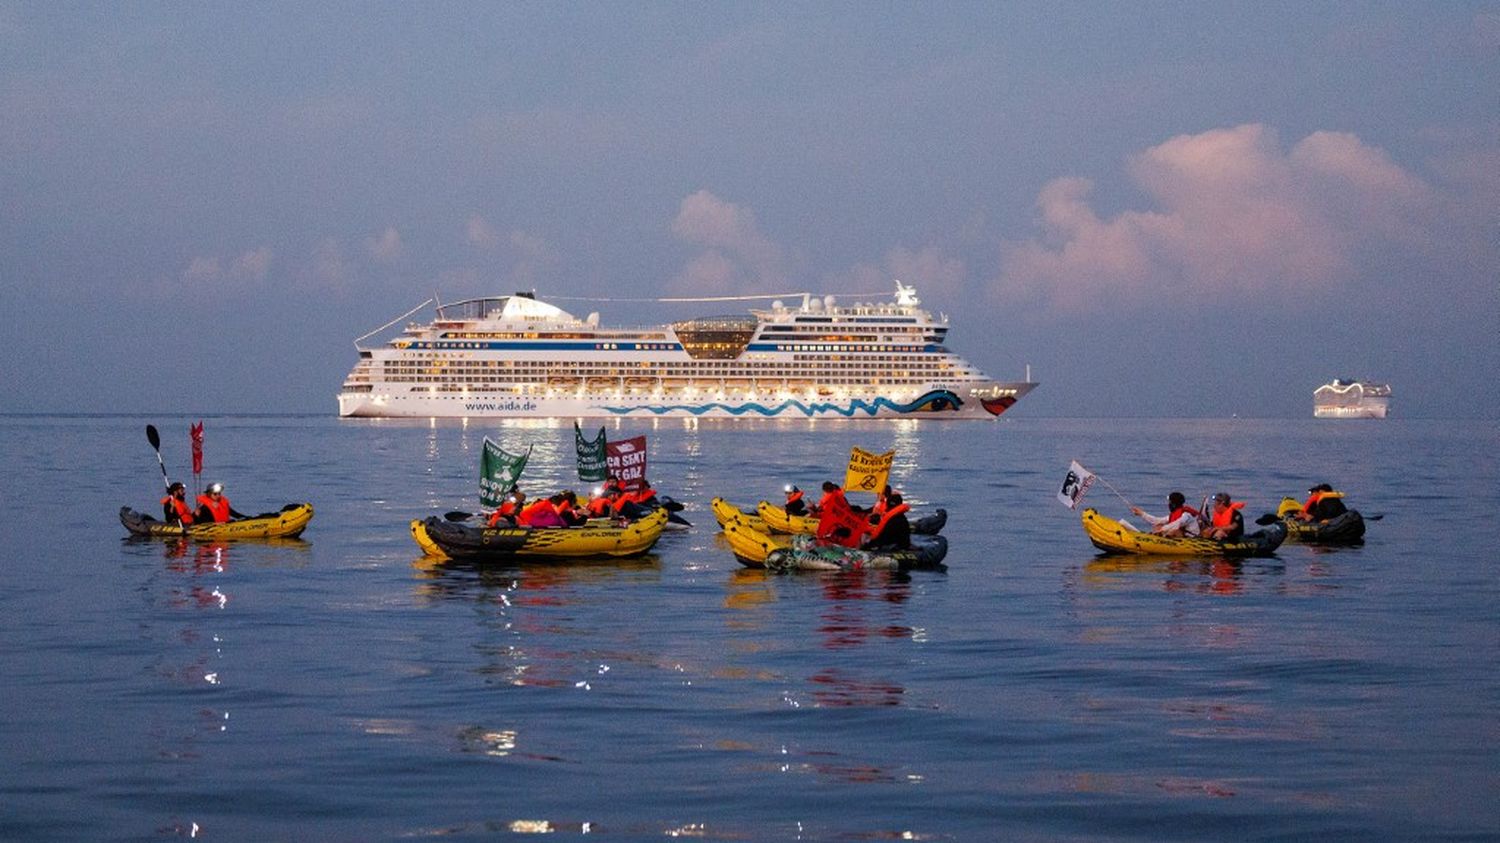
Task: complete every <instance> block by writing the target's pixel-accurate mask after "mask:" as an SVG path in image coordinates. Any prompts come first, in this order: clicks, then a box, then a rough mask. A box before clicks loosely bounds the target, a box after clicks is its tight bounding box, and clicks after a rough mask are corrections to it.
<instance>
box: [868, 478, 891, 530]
mask: <svg viewBox="0 0 1500 843" xmlns="http://www.w3.org/2000/svg"><path fill="white" fill-rule="evenodd" d="M894 494H896V490H895V489H892V488H891V487H890V486H886V487H885V488H884V489H881V490H880V495H879V496H877V497H876V498H875V504H874V505H873V506H871V507H870V516H871V521H870V523H871V524H873V523H875V522H876V521H877V520H879V519H880V516H882V515H885V511H886V510H887V509H889V508H890V507H891V503H890V497H891V495H894Z"/></svg>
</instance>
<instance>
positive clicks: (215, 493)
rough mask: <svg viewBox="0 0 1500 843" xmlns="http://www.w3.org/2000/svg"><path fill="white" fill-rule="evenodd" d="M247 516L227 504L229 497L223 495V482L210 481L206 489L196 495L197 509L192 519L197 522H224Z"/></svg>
mask: <svg viewBox="0 0 1500 843" xmlns="http://www.w3.org/2000/svg"><path fill="white" fill-rule="evenodd" d="M249 517H250V516H248V515H246V514H245V513H243V512H238V511H236V510H235V508H234V507H232V506H230V505H229V498H226V497H224V484H223V483H210V484H208V490H207V491H206V492H205V493H204V494H201V495H199V496H198V511H197V512H196V513H195V514H194V515H193V520H194V521H195V522H197V523H199V524H205V523H208V522H210V521H212V522H213V523H215V524H224V523H227V522H229V521H233V520H234V519H236V518H249Z"/></svg>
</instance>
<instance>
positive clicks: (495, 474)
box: [479, 436, 531, 507]
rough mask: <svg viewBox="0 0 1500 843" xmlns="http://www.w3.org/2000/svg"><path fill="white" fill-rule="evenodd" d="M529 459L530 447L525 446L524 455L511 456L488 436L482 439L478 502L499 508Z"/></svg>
mask: <svg viewBox="0 0 1500 843" xmlns="http://www.w3.org/2000/svg"><path fill="white" fill-rule="evenodd" d="M530 457H531V446H530V445H527V446H526V453H524V454H519V455H518V454H512V453H510V452H508V451H506V450H505V449H504V448H502V447H500V445H499V443H497V442H495V441H494V440H492V439H490V438H489V437H488V436H486V437H484V454H483V455H482V456H480V458H479V502H480V503H481V504H483V505H484V506H491V507H493V506H499V505H500V502H501V501H502V500H504V499H505V495H506V493H507V492H509V491H510V487H512V486H514V485H516V481H517V480H519V479H520V478H521V472H522V471H524V470H525V469H526V460H527V459H528V458H530Z"/></svg>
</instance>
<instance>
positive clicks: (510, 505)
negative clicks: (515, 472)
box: [489, 498, 516, 527]
mask: <svg viewBox="0 0 1500 843" xmlns="http://www.w3.org/2000/svg"><path fill="white" fill-rule="evenodd" d="M515 517H516V501H515V498H506V499H505V500H504V501H502V502H501V504H500V505H499V506H497V507H495V511H494V512H492V513H490V520H489V526H491V527H495V526H498V525H499V524H500V519H501V518H515Z"/></svg>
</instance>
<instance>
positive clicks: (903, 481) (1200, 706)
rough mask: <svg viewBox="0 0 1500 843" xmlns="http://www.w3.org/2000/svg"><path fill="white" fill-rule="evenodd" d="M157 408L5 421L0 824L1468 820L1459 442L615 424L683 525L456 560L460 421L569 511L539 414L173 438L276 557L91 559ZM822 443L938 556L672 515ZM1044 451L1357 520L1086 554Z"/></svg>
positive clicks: (109, 827) (129, 481)
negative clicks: (877, 551)
mask: <svg viewBox="0 0 1500 843" xmlns="http://www.w3.org/2000/svg"><path fill="white" fill-rule="evenodd" d="M189 421H190V420H189V419H184V418H162V417H158V418H137V417H0V467H3V469H4V471H5V476H6V477H7V480H8V482H7V484H6V486H7V490H8V491H7V494H6V496H5V499H6V501H7V507H6V509H7V511H8V512H7V514H8V517H7V518H6V519H5V520H4V522H3V527H0V531H3V538H4V541H3V543H0V547H3V548H4V551H3V552H4V554H5V556H6V557H7V558H6V560H5V564H4V588H3V589H0V627H3V630H4V634H3V636H0V654H3V660H0V667H3V670H0V710H3V714H4V717H3V720H0V769H3V770H4V774H3V776H0V838H4V839H15V840H48V839H54V840H101V839H160V838H171V837H177V836H181V837H191V836H196V837H198V838H202V839H210V840H212V839H219V840H265V839H280V840H293V839H320V840H322V839H332V840H372V839H401V838H412V837H416V838H421V837H428V836H439V835H441V836H444V837H459V838H491V837H497V836H508V835H511V834H516V833H526V832H536V831H545V830H550V831H552V832H554V833H557V834H561V835H563V836H578V835H581V834H584V833H588V834H591V835H601V836H604V837H606V838H613V839H658V838H662V837H664V836H687V837H697V838H702V839H709V840H763V839H781V840H791V839H804V840H886V839H917V840H988V839H999V838H1021V839H1053V840H1120V839H1135V840H1169V839H1175V840H1214V839H1236V840H1262V839H1282V840H1307V839H1320V838H1328V837H1333V838H1343V839H1358V840H1372V839H1405V840H1410V839H1443V840H1454V839H1475V840H1477V839H1495V838H1496V837H1497V836H1500V622H1497V618H1500V569H1497V553H1496V551H1495V548H1496V541H1497V540H1496V537H1495V535H1496V533H1495V522H1496V512H1497V511H1500V476H1497V475H1500V471H1497V456H1496V455H1497V452H1500V433H1497V428H1496V425H1495V424H1494V423H1493V422H1456V423H1449V422H1437V421H1420V420H1400V419H1392V420H1389V421H1386V422H1315V421H1313V420H1311V419H1307V420H1301V419H1299V420H1291V421H1268V420H1220V421H1199V420H1193V421H1163V420H1123V421H1121V420H1057V419H1029V418H1027V417H1025V415H1024V408H1023V412H1022V414H1021V415H1017V416H1014V417H1012V418H1011V419H1009V420H1007V421H1004V422H1001V423H998V424H994V423H984V422H979V423H947V424H941V423H914V422H895V423H870V422H865V423H832V424H830V423H818V424H816V425H813V424H808V423H805V422H803V423H775V422H759V423H749V424H746V423H738V424H714V423H708V422H698V423H692V422H682V421H672V422H658V423H654V424H653V423H651V422H648V421H622V422H620V423H619V424H618V426H615V425H614V424H612V425H611V427H610V430H611V432H610V435H611V437H612V438H617V437H623V436H629V435H635V434H638V433H645V434H647V435H648V436H649V441H650V449H651V470H650V476H651V478H652V479H653V481H654V483H655V485H656V486H657V487H658V488H659V489H660V490H662V491H663V492H665V493H667V494H670V495H671V496H673V497H675V498H677V499H678V500H681V501H683V502H685V503H687V504H688V505H689V510H688V511H687V512H686V513H684V514H685V515H686V516H687V517H688V518H689V519H690V520H692V521H693V522H694V524H695V528H694V529H693V530H692V531H690V532H687V533H681V534H668V535H667V536H666V537H664V538H663V540H662V541H661V542H660V544H658V545H657V547H656V550H655V552H654V553H653V554H652V555H650V556H648V557H645V558H643V559H637V560H629V561H607V562H593V563H587V564H581V565H572V566H533V567H523V568H488V569H481V568H475V567H469V566H449V567H443V566H436V567H434V566H432V565H430V564H428V563H424V562H422V561H420V560H419V554H418V552H417V550H416V547H415V545H414V544H413V543H412V542H411V539H410V537H409V536H408V535H407V529H406V525H407V522H408V521H409V520H410V519H411V518H413V517H418V516H424V515H427V514H430V513H434V512H441V511H444V510H448V509H455V508H456V509H473V508H476V507H477V500H476V497H475V489H476V485H477V484H476V478H477V467H478V460H479V452H480V445H481V441H482V439H483V437H484V436H485V435H486V434H489V435H491V436H492V437H494V438H496V439H498V440H500V441H501V442H502V444H505V445H507V446H513V447H524V445H525V444H526V443H528V442H534V443H535V451H534V453H533V456H532V459H531V464H530V465H529V466H528V468H527V470H526V475H525V477H524V478H523V485H524V486H526V487H527V488H529V489H532V490H538V491H539V490H542V489H547V488H553V487H559V486H567V487H575V488H577V487H579V485H580V484H578V483H577V482H576V481H575V480H574V479H573V478H574V477H575V476H576V475H574V474H573V473H572V472H573V452H572V449H573V433H572V427H571V423H565V424H554V423H543V424H535V423H533V424H523V423H497V422H485V423H481V422H470V423H468V424H467V425H465V424H462V423H460V422H456V421H447V422H437V423H428V422H425V421H424V422H417V423H390V422H381V423H370V422H341V421H338V420H336V419H333V418H328V417H321V416H319V417H295V416H294V417H253V418H244V417H229V418H215V417H209V418H207V419H206V429H207V444H206V462H207V470H206V471H205V475H204V478H203V479H204V482H205V483H206V482H208V481H209V480H222V481H223V482H225V483H226V484H227V490H226V491H227V494H228V495H229V497H230V498H231V500H232V501H233V502H234V506H235V507H236V508H237V509H239V510H241V511H244V512H260V511H264V510H270V509H276V508H279V507H280V506H281V505H282V504H283V503H287V502H292V501H303V500H306V501H311V502H312V503H313V504H314V505H315V506H316V508H317V515H316V517H315V518H314V519H313V522H312V524H311V526H310V527H309V529H308V531H307V532H306V533H305V534H304V537H303V540H300V541H296V542H283V543H266V542H261V543H253V542H246V543H238V544H232V545H186V546H182V545H178V544H174V543H169V542H164V541H150V542H137V541H127V540H126V539H125V530H124V528H123V527H121V526H120V524H119V522H118V520H117V517H116V512H117V511H118V509H119V507H120V506H121V505H125V504H128V505H131V506H134V507H136V508H141V509H144V508H148V507H149V508H150V509H152V510H153V511H154V510H158V509H159V507H158V505H157V503H156V501H157V500H158V499H159V498H160V496H161V476H160V472H159V470H158V468H157V465H156V457H155V456H154V455H153V453H152V451H151V448H150V446H149V445H148V444H147V442H146V437H145V434H144V428H145V424H146V423H147V422H152V423H155V424H156V425H157V426H158V427H159V428H160V429H161V431H162V436H163V440H164V444H163V455H164V456H165V457H166V459H167V465H168V468H169V470H171V472H172V475H173V478H174V479H176V478H178V477H180V476H182V475H183V474H185V473H186V468H187V464H188V430H187V429H188V423H189ZM594 429H597V423H596V425H595V428H594ZM854 445H857V446H860V447H863V448H866V449H869V450H874V451H883V450H886V449H890V448H894V449H896V451H897V462H896V469H895V482H896V485H898V486H899V487H901V488H902V489H903V490H904V491H905V492H906V493H907V498H908V500H909V501H912V502H914V503H915V504H916V507H915V508H917V509H918V510H926V509H930V508H932V507H934V506H943V507H946V508H947V509H948V510H949V513H950V517H949V521H948V526H947V528H946V529H945V530H944V534H945V535H947V536H948V538H949V541H950V551H949V555H948V560H947V561H948V563H949V569H948V571H947V572H945V573H935V572H914V573H912V574H911V575H909V576H903V575H893V574H888V573H865V574H860V575H852V576H851V575H817V574H802V575H794V576H774V575H771V576H768V575H765V574H763V573H762V572H759V571H750V570H747V569H743V568H741V567H740V566H739V565H738V564H737V563H736V562H735V561H734V558H733V557H732V556H731V555H730V554H729V553H728V551H727V550H726V549H725V548H724V546H723V545H722V544H721V543H720V541H718V540H717V539H716V529H715V525H714V520H713V517H712V515H711V514H710V513H709V512H708V501H709V499H710V498H711V497H713V496H714V495H716V494H722V495H724V496H726V497H729V498H730V499H732V500H735V501H737V502H740V503H751V502H753V501H754V500H755V499H757V498H760V497H769V498H773V499H774V498H777V497H778V496H779V494H780V493H779V490H780V488H781V485H782V483H784V482H796V483H798V484H799V485H801V486H802V487H803V488H814V487H816V485H817V484H818V483H819V482H820V481H822V480H824V479H827V478H833V479H841V478H842V467H843V464H844V462H845V461H846V460H847V457H848V453H849V448H850V447H851V446H854ZM1071 459H1077V460H1078V461H1080V462H1081V463H1083V464H1084V465H1085V466H1087V467H1088V468H1090V469H1092V470H1093V471H1095V472H1097V473H1098V474H1099V475H1101V476H1102V477H1103V478H1104V479H1105V480H1107V481H1109V483H1111V484H1112V485H1113V486H1114V487H1115V488H1117V489H1118V490H1119V491H1120V492H1121V493H1123V494H1124V495H1125V496H1127V497H1129V498H1130V499H1131V500H1132V501H1134V502H1136V503H1138V504H1141V505H1143V506H1145V507H1146V508H1147V509H1149V510H1159V509H1160V508H1161V501H1162V499H1163V498H1164V497H1165V495H1166V493H1167V492H1168V491H1170V490H1172V489H1174V488H1180V489H1182V490H1183V491H1184V492H1186V493H1187V495H1188V497H1189V498H1190V499H1192V500H1197V499H1199V498H1201V497H1202V496H1203V495H1205V494H1207V493H1209V492H1211V491H1216V490H1218V489H1221V488H1222V489H1225V490H1227V491H1230V492H1231V493H1233V494H1234V495H1235V496H1236V497H1238V498H1243V499H1246V500H1248V501H1249V506H1248V510H1247V511H1248V513H1249V515H1250V517H1252V518H1253V517H1254V516H1255V515H1258V514H1260V513H1261V512H1264V511H1266V510H1268V509H1272V508H1274V505H1275V503H1276V502H1277V501H1278V500H1279V499H1280V497H1281V496H1282V495H1283V494H1292V495H1297V496H1301V495H1303V494H1304V493H1305V492H1304V490H1305V489H1306V488H1307V487H1308V486H1309V485H1311V484H1312V483H1315V482H1320V481H1325V480H1326V481H1328V482H1330V483H1332V484H1334V485H1335V487H1337V488H1341V489H1343V490H1345V491H1346V492H1347V493H1348V494H1349V496H1350V502H1351V503H1352V505H1353V506H1354V507H1355V508H1357V509H1360V510H1361V511H1363V512H1364V513H1365V514H1366V516H1369V515H1372V514H1379V513H1383V514H1384V516H1385V517H1384V518H1383V519H1382V520H1380V521H1376V522H1374V523H1371V524H1370V530H1369V534H1368V537H1367V538H1368V541H1367V543H1366V544H1365V545H1364V546H1362V547H1358V548H1352V549H1340V550H1335V551H1318V550H1313V549H1311V548H1308V547H1304V546H1298V545H1285V546H1283V547H1282V548H1281V550H1280V551H1279V552H1278V554H1277V556H1276V557H1275V558H1271V559H1261V560H1251V561H1247V562H1244V563H1243V564H1228V563H1223V562H1220V563H1214V562H1211V561H1197V562H1195V561H1173V562H1161V561H1137V560H1133V559H1118V558H1102V557H1100V556H1098V555H1097V554H1096V553H1095V551H1094V549H1093V548H1092V546H1091V545H1090V544H1089V542H1088V540H1087V539H1086V538H1085V537H1084V534H1083V530H1082V528H1081V527H1080V526H1079V523H1078V517H1077V514H1076V513H1073V512H1070V511H1069V510H1067V509H1066V508H1064V507H1063V506H1062V505H1060V504H1059V503H1057V501H1056V499H1055V498H1054V493H1055V491H1056V488H1057V486H1058V485H1059V484H1060V482H1061V480H1062V476H1063V474H1064V472H1065V470H1066V469H1067V466H1068V462H1069V460H1071ZM187 479H188V480H189V482H190V485H191V478H190V477H188V478H187ZM1086 503H1087V504H1092V505H1094V506H1097V507H1099V508H1100V509H1102V510H1103V511H1104V512H1106V513H1107V514H1111V515H1116V516H1119V515H1123V514H1125V513H1124V509H1125V505H1124V504H1123V503H1121V501H1120V499H1119V498H1117V497H1116V496H1115V495H1114V494H1112V493H1111V492H1110V491H1109V490H1108V489H1107V488H1105V487H1103V486H1102V485H1096V486H1095V487H1094V489H1093V490H1092V491H1091V492H1090V493H1089V496H1088V498H1087V499H1086Z"/></svg>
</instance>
